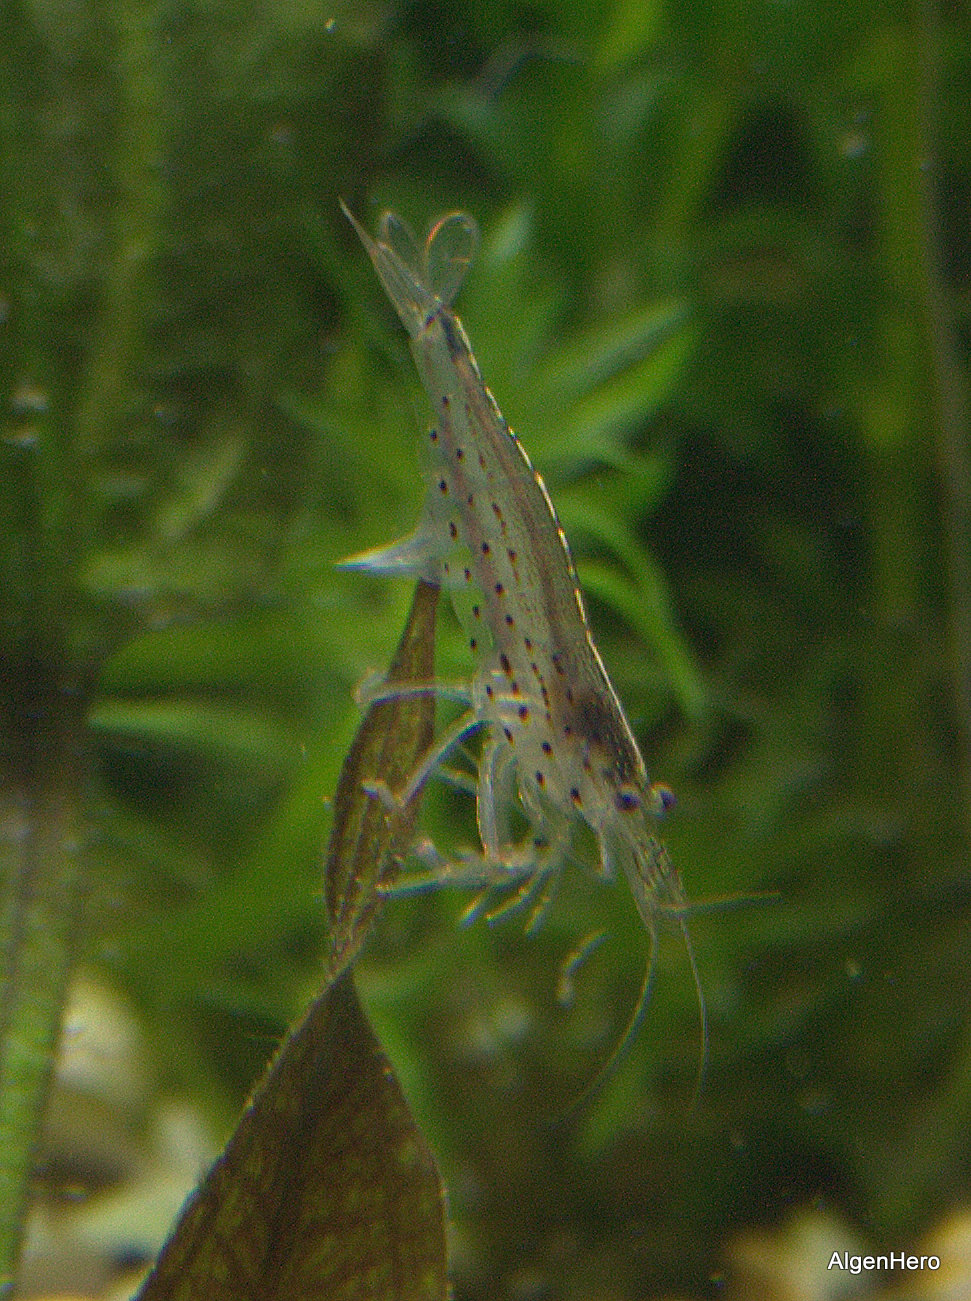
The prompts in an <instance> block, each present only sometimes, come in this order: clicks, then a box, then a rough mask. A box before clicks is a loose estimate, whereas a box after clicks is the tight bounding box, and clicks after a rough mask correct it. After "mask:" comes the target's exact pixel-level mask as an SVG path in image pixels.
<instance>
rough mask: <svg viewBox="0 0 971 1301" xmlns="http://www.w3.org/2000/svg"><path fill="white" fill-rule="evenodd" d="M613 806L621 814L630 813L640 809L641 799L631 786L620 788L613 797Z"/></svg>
mask: <svg viewBox="0 0 971 1301" xmlns="http://www.w3.org/2000/svg"><path fill="white" fill-rule="evenodd" d="M614 804H615V805H616V806H617V808H618V809H620V811H621V813H630V812H632V810H634V809H639V808H640V807H641V797H640V794H639V793H638V791H637V790H635V789H634V787H633V786H621V787H620V789H619V790H618V791H617V793H616V794H615V795H614Z"/></svg>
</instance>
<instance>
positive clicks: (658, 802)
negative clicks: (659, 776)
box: [649, 782, 678, 818]
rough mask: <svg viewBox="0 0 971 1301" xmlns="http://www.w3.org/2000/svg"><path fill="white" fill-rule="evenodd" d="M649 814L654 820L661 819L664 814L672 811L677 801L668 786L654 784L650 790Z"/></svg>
mask: <svg viewBox="0 0 971 1301" xmlns="http://www.w3.org/2000/svg"><path fill="white" fill-rule="evenodd" d="M649 794H650V804H651V812H652V813H653V814H654V816H655V817H656V818H663V817H664V815H665V813H667V812H668V811H669V810H670V809H673V808H674V806H675V804H677V802H678V799H677V796H676V795H675V793H674V791H673V790H672V789H671V787H670V786H665V785H664V783H663V782H655V783H654V785H653V786H652V787H651V789H650V792H649Z"/></svg>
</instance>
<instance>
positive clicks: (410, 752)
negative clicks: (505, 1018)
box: [325, 582, 439, 977]
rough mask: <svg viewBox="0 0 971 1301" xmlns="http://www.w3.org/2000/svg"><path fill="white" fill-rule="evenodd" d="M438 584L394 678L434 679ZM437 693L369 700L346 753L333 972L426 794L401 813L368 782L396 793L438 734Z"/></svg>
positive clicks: (421, 589)
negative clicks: (373, 791)
mask: <svg viewBox="0 0 971 1301" xmlns="http://www.w3.org/2000/svg"><path fill="white" fill-rule="evenodd" d="M438 597H439V588H438V587H437V586H435V585H433V584H431V583H426V582H419V583H418V585H417V587H416V589H415V596H414V600H413V601H412V606H411V611H410V613H409V615H408V621H407V623H406V625H405V629H404V631H403V633H402V635H401V640H400V642H399V643H398V649H397V650H396V652H395V655H394V658H393V660H392V662H391V667H390V668H389V670H388V675H387V681H388V683H395V682H415V681H425V682H427V681H431V680H432V678H433V676H434V668H435V612H436V609H437V606H438ZM434 727H435V701H434V697H433V696H432V695H430V694H429V695H408V694H402V695H401V696H397V697H393V698H391V699H387V700H380V701H377V702H375V703H374V704H372V705H370V706H369V708H368V710H367V712H366V714H365V716H364V718H363V720H362V722H361V725H360V727H359V728H358V730H357V734H356V735H355V737H354V740H353V742H352V744H351V748H350V750H349V751H348V754H347V758H346V759H345V760H344V765H343V767H342V769H341V774H340V777H339V779H338V782H337V790H336V792H335V795H334V824H333V829H332V831H331V837H330V845H329V846H328V851H327V865H326V870H325V897H326V900H327V911H328V914H329V917H330V925H331V955H330V963H329V970H330V972H331V974H332V976H334V977H336V976H337V974H338V973H339V972H340V971H341V970H342V969H343V968H344V967H345V966H346V965H347V964H348V963H349V962H350V961H351V959H352V958H353V957H354V956H355V954H356V953H357V952H358V950H359V949H360V947H361V944H362V942H363V940H364V937H365V935H366V934H367V931H368V930H369V928H370V926H371V924H372V922H373V921H374V919H375V916H376V915H377V912H378V910H379V908H380V905H381V903H382V901H383V900H382V895H381V894H380V893H379V892H378V889H377V887H378V885H379V884H380V883H382V882H384V881H387V880H388V879H389V878H390V877H391V876H392V875H393V874H394V873H395V872H396V871H397V869H398V866H399V864H400V862H401V859H402V858H403V856H404V855H405V853H406V852H407V850H408V846H409V845H410V843H411V840H412V837H413V835H414V827H415V820H416V818H417V816H418V806H419V802H420V792H418V793H416V798H414V799H413V800H411V801H410V803H409V805H408V807H407V808H405V809H404V810H401V811H394V810H389V809H388V808H387V807H386V806H385V805H384V804H383V803H382V802H381V800H379V799H375V798H374V797H373V796H370V795H368V794H367V793H366V792H365V790H364V783H366V782H373V781H375V780H380V781H382V782H384V783H385V784H386V785H387V786H388V787H390V788H391V789H392V790H395V789H398V788H399V787H401V786H402V785H404V783H405V782H406V780H407V778H408V776H409V775H410V774H411V772H412V771H413V770H414V768H415V767H416V765H417V764H418V761H419V759H420V758H421V756H422V755H423V754H424V753H425V752H426V751H427V750H428V748H429V746H430V745H431V743H432V740H433V737H434Z"/></svg>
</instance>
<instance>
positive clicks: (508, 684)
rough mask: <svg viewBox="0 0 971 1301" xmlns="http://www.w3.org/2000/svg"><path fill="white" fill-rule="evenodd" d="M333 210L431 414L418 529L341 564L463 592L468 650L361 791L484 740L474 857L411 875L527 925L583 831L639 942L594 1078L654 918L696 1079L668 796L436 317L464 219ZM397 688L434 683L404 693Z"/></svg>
mask: <svg viewBox="0 0 971 1301" xmlns="http://www.w3.org/2000/svg"><path fill="white" fill-rule="evenodd" d="M341 206H342V208H343V210H344V213H345V215H346V216H347V218H348V219H349V221H350V222H351V224H352V225H353V226H354V229H355V230H356V231H357V234H358V236H359V237H360V239H361V242H362V243H363V245H364V247H365V249H366V250H367V252H368V254H369V256H370V258H371V261H372V262H373V264H374V267H375V270H376V271H377V273H378V276H379V278H380V280H381V282H382V284H383V285H384V288H385V290H386V292H387V294H388V296H389V298H390V299H391V301H392V303H393V304H394V307H395V309H396V310H397V312H398V315H399V317H400V318H401V321H402V323H403V325H404V326H405V329H406V330H407V332H408V336H409V340H410V344H411V352H412V355H413V357H414V360H415V364H416V366H417V368H418V373H419V375H420V377H421V380H422V384H423V386H424V388H425V390H426V393H427V395H428V397H429V399H430V401H431V406H432V411H433V417H434V424H433V425H432V427H431V428H430V430H429V432H428V435H427V439H426V460H427V465H428V470H427V475H426V477H427V491H426V494H425V499H424V503H423V507H422V513H421V517H420V519H419V522H418V525H417V527H416V529H415V530H414V532H413V533H412V534H410V535H409V536H408V537H406V538H404V539H402V540H401V541H399V542H396V543H393V544H392V545H391V546H388V547H383V548H378V549H375V550H373V551H369V552H365V553H363V554H361V555H359V556H355V557H352V558H351V559H350V560H348V561H345V562H344V564H345V565H346V566H350V567H354V568H359V569H366V570H369V571H371V572H374V573H379V574H388V575H411V576H414V577H418V578H423V579H425V580H426V581H429V582H436V583H439V584H442V585H444V586H446V587H451V588H453V589H460V590H461V589H463V588H464V589H467V590H468V593H469V596H468V598H467V603H469V642H470V647H471V649H472V651H473V654H474V655H475V658H476V664H477V668H476V672H475V675H474V677H473V679H472V681H471V683H470V684H467V685H465V686H460V687H458V688H451V689H448V688H443V694H445V693H446V692H447V691H448V690H451V693H452V694H457V695H459V696H460V697H463V698H464V699H465V701H466V703H467V709H466V710H465V712H464V713H463V714H462V715H461V716H460V717H459V718H458V719H457V720H456V722H455V723H454V724H453V725H452V726H451V727H450V728H449V729H447V731H446V732H445V734H444V736H443V737H442V738H440V740H439V741H438V742H436V744H435V745H434V746H433V747H432V749H431V750H430V751H429V753H428V754H427V755H426V757H425V758H424V759H423V761H422V762H421V763H420V764H419V765H418V767H417V768H416V770H415V772H414V773H413V775H412V777H411V778H410V780H409V781H408V783H407V785H406V786H405V788H404V789H403V790H401V791H398V792H395V793H394V794H393V796H392V795H391V794H390V793H389V792H388V791H387V790H386V789H385V790H381V789H379V786H380V784H378V783H376V784H374V786H373V787H372V788H371V789H372V793H374V794H380V795H381V796H382V797H383V798H385V799H389V798H393V800H394V801H395V803H396V804H398V805H401V804H403V803H406V802H407V801H408V800H409V799H411V797H412V796H413V795H414V793H415V791H416V790H417V789H418V788H419V787H420V785H421V784H422V782H424V780H425V779H426V778H427V776H428V775H429V773H430V772H431V770H432V769H433V768H434V767H435V766H436V765H437V764H438V763H439V762H440V761H441V760H442V759H443V758H444V757H445V755H446V754H447V753H448V752H449V751H450V750H451V749H452V748H453V747H454V746H455V745H456V744H457V743H458V742H459V741H460V740H461V739H462V737H464V736H466V735H467V734H468V733H470V732H472V731H474V730H477V729H479V730H481V731H482V733H483V737H484V739H483V748H482V754H481V758H480V761H479V767H478V775H477V781H476V813H477V821H478V829H479V836H480V839H481V844H482V852H481V855H479V854H478V853H476V854H470V855H467V856H465V857H464V858H463V859H462V860H461V861H460V862H459V863H458V864H455V863H451V864H449V863H447V862H446V861H445V860H444V859H441V858H440V857H438V856H436V855H435V853H434V851H431V855H432V865H431V867H430V870H429V872H428V873H427V874H426V876H425V878H424V879H425V880H426V881H427V882H428V883H430V884H436V883H442V882H446V881H447V882H449V883H456V884H463V885H468V886H470V887H479V888H480V889H482V890H483V891H484V893H485V894H488V892H489V890H490V889H492V888H494V887H495V886H497V885H503V884H509V883H510V882H519V883H520V888H519V892H518V894H517V895H515V896H514V899H513V901H512V902H513V905H518V904H521V903H534V904H535V909H536V911H535V914H534V916H538V915H541V913H542V911H543V909H544V907H545V905H546V903H547V901H548V899H549V897H550V896H551V893H552V890H553V888H554V887H555V883H556V881H557V879H558V877H559V874H560V869H561V868H562V866H563V865H564V863H565V862H566V860H567V857H568V855H569V849H570V843H571V835H572V832H573V830H574V828H575V826H576V824H577V823H578V822H581V821H582V822H584V823H586V824H587V826H588V827H589V828H590V829H591V830H592V832H593V834H594V836H595V838H596V842H597V845H598V850H599V860H600V861H599V866H600V871H601V873H602V874H603V875H604V877H606V878H608V879H612V878H613V877H614V876H615V875H616V871H617V867H618V865H619V867H620V868H621V870H622V871H623V873H624V875H625V876H626V878H627V881H628V884H629V886H630V889H631V892H632V893H633V896H634V900H635V903H636V905H637V909H638V912H639V914H640V917H641V919H642V921H643V924H644V926H645V928H646V930H647V933H648V936H649V944H650V952H649V957H648V961H647V968H646V971H645V975H644V979H643V983H642V986H641V989H640V992H639V994H638V997H637V1001H636V1004H635V1007H634V1010H633V1012H632V1014H631V1017H630V1020H629V1022H628V1024H627V1027H626V1029H625V1030H624V1032H623V1036H622V1039H621V1041H620V1043H619V1044H618V1046H617V1048H616V1049H615V1050H614V1052H613V1054H612V1055H611V1058H610V1060H609V1061H608V1063H607V1066H606V1067H605V1068H604V1069H603V1071H602V1073H601V1074H602V1077H605V1076H606V1074H607V1073H608V1072H609V1071H612V1070H613V1068H614V1067H615V1066H616V1064H617V1063H618V1062H619V1060H620V1059H621V1058H622V1057H623V1056H624V1054H625V1053H626V1051H627V1049H628V1048H629V1046H630V1044H631V1042H632V1041H633V1038H634V1036H635V1034H636V1032H637V1029H638V1027H639V1025H640V1023H641V1021H642V1019H643V1016H644V1013H645V1011H646V1008H647V1005H648V1002H649V999H650V995H651V991H652V987H653V981H654V974H655V966H656V953H657V936H658V929H659V924H660V921H661V919H662V918H665V917H668V918H673V919H674V920H675V921H676V923H677V924H678V925H679V927H680V929H681V932H682V935H683V938H684V942H685V946H686V951H687V954H688V960H689V965H690V967H691V972H692V976H693V979H694V983H695V988H696V990H697V995H698V1006H699V1016H700V1022H701V1043H702V1059H701V1069H700V1072H699V1082H700V1079H701V1074H702V1073H703V1070H704V1061H705V1056H706V1052H707V1036H708V1027H707V1013H706V1010H705V1001H704V996H703V993H702V988H701V981H700V977H699V975H698V970H697V965H696V962H695V957H694V951H693V948H692V945H691V939H690V935H689V933H688V926H687V915H688V911H689V907H690V905H689V904H688V901H687V899H686V896H685V892H684V889H683V886H682V883H681V878H680V875H679V873H678V871H677V869H676V868H675V866H674V864H673V863H672V862H671V859H670V856H669V855H668V852H667V850H666V848H665V847H664V845H663V844H662V843H661V841H660V840H659V839H658V837H657V835H656V831H655V827H656V823H657V820H658V819H659V818H660V817H661V816H662V815H663V814H664V813H665V812H666V811H667V809H668V808H669V807H670V806H671V804H672V803H673V802H674V797H673V795H672V793H671V792H670V790H669V789H668V788H667V787H666V786H662V785H659V784H652V783H651V782H650V780H649V778H648V774H647V769H646V767H645V764H644V760H643V758H642V756H641V752H640V750H639V748H638V745H637V741H636V740H635V738H634V734H633V732H632V730H631V727H630V724H629V723H628V721H627V718H626V716H625V714H624V710H623V707H622V705H621V703H620V700H619V698H618V696H617V693H616V691H615V690H614V687H613V685H612V684H611V681H610V678H609V676H608V674H607V670H606V668H605V666H604V662H603V660H602V658H601V656H600V652H599V651H598V650H597V647H596V644H595V642H594V639H593V634H592V632H591V629H590V624H589V622H588V620H587V615H586V609H585V606H584V601H583V596H582V594H581V591H580V586H579V582H578V580H577V574H576V569H575V567H574V564H573V559H572V556H571V553H570V547H569V544H568V542H567V538H566V534H565V533H564V531H563V528H562V526H561V524H560V521H559V519H558V517H557V514H556V510H555V509H554V506H553V503H552V501H551V500H550V496H549V493H548V491H547V489H546V485H545V484H544V482H543V480H542V478H541V477H540V475H539V474H538V473H537V471H536V470H535V469H534V468H533V465H532V463H531V461H530V459H529V456H528V455H527V453H526V450H525V448H524V447H523V445H522V443H521V442H520V441H519V439H518V438H517V437H516V435H515V434H514V433H513V431H512V430H511V429H510V427H509V425H508V424H507V423H506V421H505V419H504V418H503V416H502V413H501V412H500V410H499V407H498V405H497V404H496V401H495V399H494V398H493V396H492V394H491V392H490V391H489V389H488V388H487V386H486V384H485V382H484V381H483V379H482V376H481V374H480V372H479V367H478V365H477V363H476V360H475V357H474V355H473V353H472V348H471V346H470V344H469V340H468V338H467V336H466V333H465V330H464V329H463V327H462V324H461V322H460V321H459V319H458V317H457V316H456V315H455V313H454V312H453V311H452V310H451V303H452V301H453V299H454V297H455V295H456V294H457V292H458V290H459V288H460V286H461V283H462V281H463V279H464V277H465V273H466V271H467V270H468V267H469V265H470V263H471V261H472V259H473V255H474V251H475V247H476V238H477V230H476V226H475V223H474V222H473V220H472V219H471V218H470V217H468V216H467V215H465V214H462V213H453V214H451V215H450V216H446V217H444V218H442V219H441V220H440V221H438V222H437V223H436V224H435V225H434V226H433V227H432V229H431V231H430V233H429V235H428V238H427V240H426V242H425V246H424V248H423V249H419V247H418V244H417V242H416V240H415V238H414V236H413V235H412V234H411V232H410V231H409V230H408V228H407V226H405V224H404V223H403V222H402V221H401V220H400V219H399V218H398V217H396V216H395V215H394V214H392V213H387V214H385V216H384V217H383V218H382V221H381V226H380V233H379V236H378V238H377V239H376V240H373V239H372V238H371V237H370V236H369V235H368V234H367V232H366V231H365V230H364V229H363V228H362V227H361V226H360V225H359V223H358V222H357V221H356V220H355V218H354V217H353V216H352V214H351V213H350V212H349V211H348V209H347V208H346V207H345V206H344V205H343V204H342V205H341ZM406 689H408V688H401V687H393V688H392V689H391V690H392V692H393V693H395V694H400V692H401V691H402V690H406ZM410 689H411V690H414V691H437V690H438V689H439V688H438V687H437V686H436V684H434V683H432V684H420V683H419V684H415V685H414V686H413V687H412V688H410ZM513 807H515V808H518V810H519V811H520V812H521V813H522V814H523V815H524V816H525V819H526V821H527V823H528V824H529V827H530V830H531V832H532V836H531V838H527V840H526V842H525V843H517V842H515V841H514V840H513V839H512V838H511V833H510V825H509V821H510V819H509V811H510V810H511V808H513ZM537 900H538V902H537ZM475 907H477V905H475V906H474V908H475ZM502 911H504V910H502ZM490 915H493V914H490ZM590 1091H591V1090H588V1091H587V1094H589V1092H590ZM587 1094H585V1095H584V1096H587Z"/></svg>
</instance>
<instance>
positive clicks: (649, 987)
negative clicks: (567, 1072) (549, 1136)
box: [553, 927, 697, 1125]
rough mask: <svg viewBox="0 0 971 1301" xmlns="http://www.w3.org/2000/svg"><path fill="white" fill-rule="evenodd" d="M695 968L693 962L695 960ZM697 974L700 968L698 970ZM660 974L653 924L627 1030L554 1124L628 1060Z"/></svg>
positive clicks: (584, 1101) (570, 1113)
mask: <svg viewBox="0 0 971 1301" xmlns="http://www.w3.org/2000/svg"><path fill="white" fill-rule="evenodd" d="M692 967H693V968H694V962H693V961H692ZM695 974H696V976H697V971H696V972H695ZM656 977H657V931H656V929H655V928H654V927H651V930H650V950H649V953H648V958H647V966H646V968H645V969H644V979H643V980H642V981H641V987H640V990H639V992H638V995H637V999H636V1001H635V1003H634V1008H633V1011H632V1012H631V1014H630V1016H629V1017H628V1019H627V1025H626V1026H625V1027H624V1032H623V1034H622V1035H621V1037H620V1039H619V1040H618V1042H617V1046H616V1047H615V1048H614V1050H613V1051H612V1052H611V1054H610V1056H609V1057H608V1058H607V1060H606V1062H604V1064H603V1066H601V1068H600V1069H599V1071H598V1072H597V1074H596V1075H595V1076H594V1078H593V1080H592V1081H591V1082H590V1083H589V1084H588V1085H587V1086H586V1088H585V1089H583V1091H582V1092H581V1093H580V1094H579V1095H578V1096H577V1097H576V1098H574V1100H573V1101H572V1102H571V1103H570V1104H569V1106H568V1107H566V1109H565V1110H564V1111H561V1112H560V1113H559V1115H557V1116H556V1117H554V1120H553V1123H554V1124H557V1125H559V1124H562V1123H563V1122H565V1121H567V1120H571V1119H572V1118H573V1117H574V1116H575V1115H576V1113H577V1112H578V1111H580V1110H581V1109H582V1108H583V1107H585V1106H586V1105H587V1104H588V1103H590V1102H592V1101H593V1099H594V1098H596V1097H598V1096H599V1095H600V1093H601V1092H602V1091H603V1089H604V1087H605V1086H606V1084H607V1083H608V1082H609V1081H610V1080H611V1079H612V1078H613V1076H614V1075H615V1074H616V1073H617V1070H618V1069H619V1067H620V1066H621V1065H622V1064H623V1062H624V1061H625V1059H626V1057H627V1054H628V1053H629V1052H630V1050H631V1046H632V1045H633V1043H634V1040H635V1039H636V1038H637V1033H638V1031H639V1030H640V1028H641V1026H642V1024H643V1023H644V1017H645V1016H646V1014H647V1009H648V1006H649V1005H650V1002H651V995H652V994H653V992H654V981H655V979H656Z"/></svg>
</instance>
